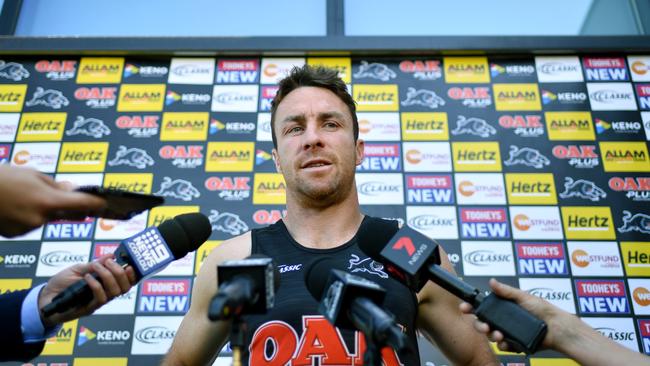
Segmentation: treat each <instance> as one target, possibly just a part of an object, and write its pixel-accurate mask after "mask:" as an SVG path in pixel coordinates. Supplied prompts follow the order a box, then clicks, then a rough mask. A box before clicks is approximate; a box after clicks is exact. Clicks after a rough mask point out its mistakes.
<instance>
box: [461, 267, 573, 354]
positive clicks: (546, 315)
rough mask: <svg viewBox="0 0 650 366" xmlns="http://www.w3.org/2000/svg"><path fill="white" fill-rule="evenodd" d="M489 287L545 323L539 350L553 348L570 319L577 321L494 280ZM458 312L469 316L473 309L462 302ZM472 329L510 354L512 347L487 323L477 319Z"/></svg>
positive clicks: (552, 306) (536, 298) (535, 298)
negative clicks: (545, 330)
mask: <svg viewBox="0 0 650 366" xmlns="http://www.w3.org/2000/svg"><path fill="white" fill-rule="evenodd" d="M490 287H491V288H492V291H493V292H494V293H495V294H496V295H498V296H499V297H502V298H504V299H508V300H512V301H514V302H516V303H517V304H519V305H521V307H523V308H524V309H526V310H528V311H529V312H530V313H531V314H533V315H535V316H536V317H538V318H540V319H542V320H543V321H544V322H546V325H547V327H548V332H547V334H546V337H545V338H544V341H543V342H542V347H541V348H540V349H545V348H553V347H554V346H555V345H556V344H557V342H558V340H557V338H558V337H562V336H563V335H564V334H565V331H564V330H565V329H566V327H569V326H570V325H569V324H571V323H573V321H572V318H574V319H575V320H577V318H575V317H574V316H572V315H571V314H569V313H566V312H564V311H562V310H560V309H559V308H557V307H555V306H554V305H552V304H550V303H549V302H547V301H545V300H543V299H541V298H539V297H536V296H533V295H531V294H529V293H527V292H525V291H522V290H520V289H517V288H514V287H511V286H508V285H506V284H503V283H501V282H498V281H497V280H495V279H494V278H492V279H491V280H490ZM460 310H461V311H462V312H463V313H466V314H471V313H472V312H473V310H474V309H473V308H472V305H470V304H468V303H466V302H463V303H461V304H460ZM474 328H476V330H477V331H478V332H480V333H483V334H486V335H487V336H488V339H489V340H490V341H492V342H496V343H497V347H499V349H500V350H502V351H510V352H512V347H510V345H509V344H508V343H507V342H505V341H504V336H503V333H501V332H500V331H498V330H494V331H491V329H490V326H489V325H488V324H487V323H484V322H482V321H480V320H478V319H476V320H475V321H474Z"/></svg>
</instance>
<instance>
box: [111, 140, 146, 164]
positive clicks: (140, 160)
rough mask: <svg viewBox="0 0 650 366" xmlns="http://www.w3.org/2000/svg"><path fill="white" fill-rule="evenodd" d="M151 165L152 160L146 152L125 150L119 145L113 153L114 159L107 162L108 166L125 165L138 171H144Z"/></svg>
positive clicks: (131, 149)
mask: <svg viewBox="0 0 650 366" xmlns="http://www.w3.org/2000/svg"><path fill="white" fill-rule="evenodd" d="M153 164H154V160H153V158H152V157H151V156H149V154H147V151H146V150H143V149H140V148H137V147H132V148H127V147H126V146H124V145H120V147H119V148H118V149H117V151H116V152H115V158H113V160H111V161H109V162H108V165H110V166H118V165H127V166H132V167H134V168H138V169H145V168H146V167H148V166H152V165H153Z"/></svg>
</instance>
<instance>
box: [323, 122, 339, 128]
mask: <svg viewBox="0 0 650 366" xmlns="http://www.w3.org/2000/svg"><path fill="white" fill-rule="evenodd" d="M325 127H327V128H336V127H338V123H336V122H325Z"/></svg>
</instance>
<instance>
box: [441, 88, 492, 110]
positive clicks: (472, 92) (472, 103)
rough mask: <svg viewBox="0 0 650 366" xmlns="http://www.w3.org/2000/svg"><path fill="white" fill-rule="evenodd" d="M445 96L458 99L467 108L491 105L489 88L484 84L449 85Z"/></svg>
mask: <svg viewBox="0 0 650 366" xmlns="http://www.w3.org/2000/svg"><path fill="white" fill-rule="evenodd" d="M447 96H448V97H449V98H451V99H452V100H457V101H460V102H461V103H462V105H463V106H465V107H467V108H486V107H488V106H491V105H492V97H491V96H490V89H489V88H487V87H484V86H477V87H462V88H461V87H457V86H455V87H451V88H449V90H447Z"/></svg>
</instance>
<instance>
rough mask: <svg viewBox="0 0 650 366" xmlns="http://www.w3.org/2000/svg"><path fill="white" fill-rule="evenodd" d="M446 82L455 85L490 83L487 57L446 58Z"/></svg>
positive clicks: (444, 60)
mask: <svg viewBox="0 0 650 366" xmlns="http://www.w3.org/2000/svg"><path fill="white" fill-rule="evenodd" d="M443 64H444V67H445V82H446V83H447V84H455V83H489V82H490V73H489V71H488V63H487V57H445V58H443Z"/></svg>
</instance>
